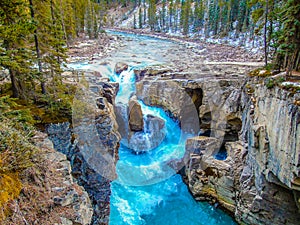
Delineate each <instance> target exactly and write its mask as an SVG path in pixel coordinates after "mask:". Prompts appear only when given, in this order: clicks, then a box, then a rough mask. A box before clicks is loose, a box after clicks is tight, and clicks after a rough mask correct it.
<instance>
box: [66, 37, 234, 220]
mask: <svg viewBox="0 0 300 225" xmlns="http://www.w3.org/2000/svg"><path fill="white" fill-rule="evenodd" d="M110 35H117V36H119V37H120V40H122V42H121V44H120V46H119V47H118V48H117V49H116V50H112V51H111V52H110V53H109V56H108V57H106V58H104V59H102V60H101V62H100V63H99V62H98V63H93V64H89V63H87V62H80V63H73V64H71V65H70V66H71V67H73V68H74V69H81V70H90V71H97V72H99V73H100V74H101V75H102V76H103V77H108V78H109V79H110V80H111V81H114V82H118V83H119V85H120V90H119V92H118V95H117V97H116V105H118V104H123V105H127V104H128V101H129V99H130V97H131V96H132V95H134V93H135V75H134V72H133V70H134V69H140V68H145V67H148V66H154V65H167V66H171V65H172V64H173V65H174V63H180V58H178V54H177V55H174V51H175V52H177V53H178V52H180V49H184V48H186V46H184V45H182V44H180V43H176V42H171V41H167V40H160V39H157V38H153V37H147V36H139V35H134V34H125V33H115V32H110ZM179 55H180V54H179ZM182 60H183V62H182V63H183V65H184V64H186V62H184V60H186V58H183V59H182ZM117 62H124V63H126V64H128V65H129V67H128V69H127V70H126V71H123V72H122V73H121V74H119V75H117V74H115V73H114V67H115V65H116V63H117ZM139 103H140V105H141V107H142V111H143V115H144V123H146V120H147V117H146V115H151V116H154V117H158V118H160V119H161V120H163V121H164V124H165V126H164V128H163V129H165V130H164V132H165V133H164V138H163V140H162V141H160V142H159V143H158V144H157V145H156V146H155V147H154V148H151V149H147V148H146V149H145V150H141V151H134V150H132V149H130V146H128V145H127V144H126V141H125V140H124V139H123V140H122V141H121V146H120V149H119V157H120V159H119V161H118V163H117V166H116V172H117V179H116V180H114V181H112V183H111V199H110V210H111V213H110V224H111V225H146V224H147V225H217V224H219V225H221V224H224V225H225V224H226V225H227V224H228V225H230V224H236V223H235V222H234V220H233V219H232V218H231V217H230V216H228V215H227V214H226V213H224V212H223V211H221V210H220V209H217V208H215V207H214V206H212V205H210V204H208V203H206V202H196V201H195V200H194V199H193V197H192V196H191V194H190V193H189V191H188V188H187V186H186V185H185V184H184V183H183V181H182V178H181V176H180V175H179V174H177V172H178V171H177V170H176V169H174V168H172V167H171V166H169V163H170V162H171V161H174V160H180V159H181V158H182V157H183V156H184V154H185V140H186V138H188V137H189V136H191V135H192V134H189V133H185V132H183V131H182V130H181V129H180V126H179V124H178V122H176V121H174V120H172V119H171V118H169V117H168V115H167V114H166V113H165V112H164V111H163V110H162V109H160V108H157V107H152V106H147V105H145V104H144V103H143V102H141V101H140V102H139ZM151 132H155V131H153V130H151V129H150V130H147V129H145V128H144V130H143V131H142V132H141V133H140V136H139V138H140V139H145V143H147V141H151V139H149V138H148V136H149V133H151Z"/></svg>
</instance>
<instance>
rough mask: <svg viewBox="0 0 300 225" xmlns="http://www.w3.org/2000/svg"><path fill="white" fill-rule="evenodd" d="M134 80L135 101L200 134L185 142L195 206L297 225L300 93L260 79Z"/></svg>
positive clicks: (242, 219) (144, 76)
mask: <svg viewBox="0 0 300 225" xmlns="http://www.w3.org/2000/svg"><path fill="white" fill-rule="evenodd" d="M137 74H138V75H139V76H138V77H139V79H140V80H139V82H138V83H137V84H136V90H137V93H136V94H137V97H138V99H140V100H142V101H143V102H145V103H146V104H148V105H154V106H158V107H161V108H163V109H164V110H165V111H166V112H168V113H169V114H170V115H171V117H173V118H174V119H176V120H179V122H180V125H181V128H182V129H183V130H186V131H193V130H194V131H196V132H194V133H195V134H198V135H201V136H200V137H199V136H195V137H194V138H191V139H188V141H187V143H186V155H185V157H184V160H183V162H184V163H185V169H184V170H181V174H182V176H183V177H184V180H185V182H186V183H187V184H188V186H189V188H190V191H191V193H192V194H193V195H194V197H195V198H196V199H197V200H208V201H210V202H212V203H218V205H220V206H221V207H222V208H224V209H226V210H227V211H229V212H231V213H232V215H233V216H234V217H235V218H236V220H237V221H238V222H239V223H242V224H271V223H272V224H298V223H299V222H298V221H299V219H300V213H299V212H300V211H299V210H300V208H299V205H300V204H299V201H300V198H299V197H300V192H299V185H300V182H299V181H300V168H299V160H300V125H299V124H300V119H299V118H300V112H299V105H298V104H297V102H298V101H299V99H300V94H299V93H296V94H295V93H291V92H288V91H285V90H283V89H281V88H279V87H275V88H272V89H268V88H266V86H265V85H264V81H263V80H256V79H255V78H251V80H249V81H248V83H246V84H245V80H244V79H235V78H234V77H233V76H232V77H230V78H226V79H225V78H218V77H217V78H216V77H214V78H212V79H201V78H197V79H189V80H187V79H186V77H188V75H187V76H186V77H182V78H181V77H180V76H175V75H172V74H166V75H164V74H161V75H159V76H158V77H156V79H153V78H151V76H150V75H149V74H148V73H147V72H145V71H142V72H140V73H137ZM174 78H175V79H174ZM183 78H184V79H183ZM173 99H176V101H173ZM191 109H194V110H191ZM195 112H196V116H195ZM197 120H198V127H197V126H195V123H196V122H197ZM204 136H207V137H204ZM218 150H222V151H225V152H226V154H227V155H226V156H225V157H224V158H225V159H224V160H218V159H217V157H216V153H217V152H218ZM174 163H175V164H176V163H177V164H181V163H182V162H174ZM177 167H178V165H177ZM177 167H176V168H177Z"/></svg>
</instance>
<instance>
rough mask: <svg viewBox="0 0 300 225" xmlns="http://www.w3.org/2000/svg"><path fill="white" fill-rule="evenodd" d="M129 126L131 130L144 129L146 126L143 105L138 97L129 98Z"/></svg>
mask: <svg viewBox="0 0 300 225" xmlns="http://www.w3.org/2000/svg"><path fill="white" fill-rule="evenodd" d="M128 105H129V118H128V119H129V120H128V122H129V127H130V130H131V131H142V130H143V127H144V121H143V112H142V107H141V105H140V104H139V103H138V101H137V99H136V97H133V98H131V99H130V100H129V103H128Z"/></svg>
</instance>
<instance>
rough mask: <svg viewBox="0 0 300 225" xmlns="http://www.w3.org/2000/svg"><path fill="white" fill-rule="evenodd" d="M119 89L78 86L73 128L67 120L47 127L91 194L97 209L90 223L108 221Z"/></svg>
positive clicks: (102, 84) (111, 85)
mask: <svg viewBox="0 0 300 225" xmlns="http://www.w3.org/2000/svg"><path fill="white" fill-rule="evenodd" d="M117 89H118V85H116V84H114V83H106V82H97V83H93V85H90V86H84V85H82V86H79V89H78V93H77V95H76V96H75V99H74V107H73V129H72V130H71V129H70V126H69V124H68V123H66V124H58V125H51V126H49V128H48V133H49V136H50V138H51V139H52V140H53V141H54V143H55V145H54V146H55V148H56V149H58V150H60V151H62V152H63V153H67V156H68V159H69V160H70V161H71V165H72V174H73V176H74V177H75V178H76V179H77V180H78V182H79V183H80V184H81V185H82V186H84V188H85V190H86V191H87V192H88V193H89V196H90V198H91V200H92V204H93V208H94V214H93V221H92V223H91V224H101V225H102V224H108V221H109V198H110V181H111V180H113V179H115V177H116V174H115V164H116V162H117V160H118V148H119V141H120V134H119V133H118V124H117V121H116V116H115V113H114V107H113V104H114V99H115V95H116V92H117ZM52 131H54V132H52Z"/></svg>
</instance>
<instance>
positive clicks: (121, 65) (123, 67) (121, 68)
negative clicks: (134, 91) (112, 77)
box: [115, 62, 128, 75]
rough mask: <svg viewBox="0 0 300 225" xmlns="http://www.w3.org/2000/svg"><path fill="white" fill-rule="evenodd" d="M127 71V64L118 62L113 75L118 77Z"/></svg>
mask: <svg viewBox="0 0 300 225" xmlns="http://www.w3.org/2000/svg"><path fill="white" fill-rule="evenodd" d="M127 69H128V64H126V63H123V62H118V63H117V64H116V65H115V73H116V74H118V75H119V74H120V73H122V72H123V71H125V70H127Z"/></svg>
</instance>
